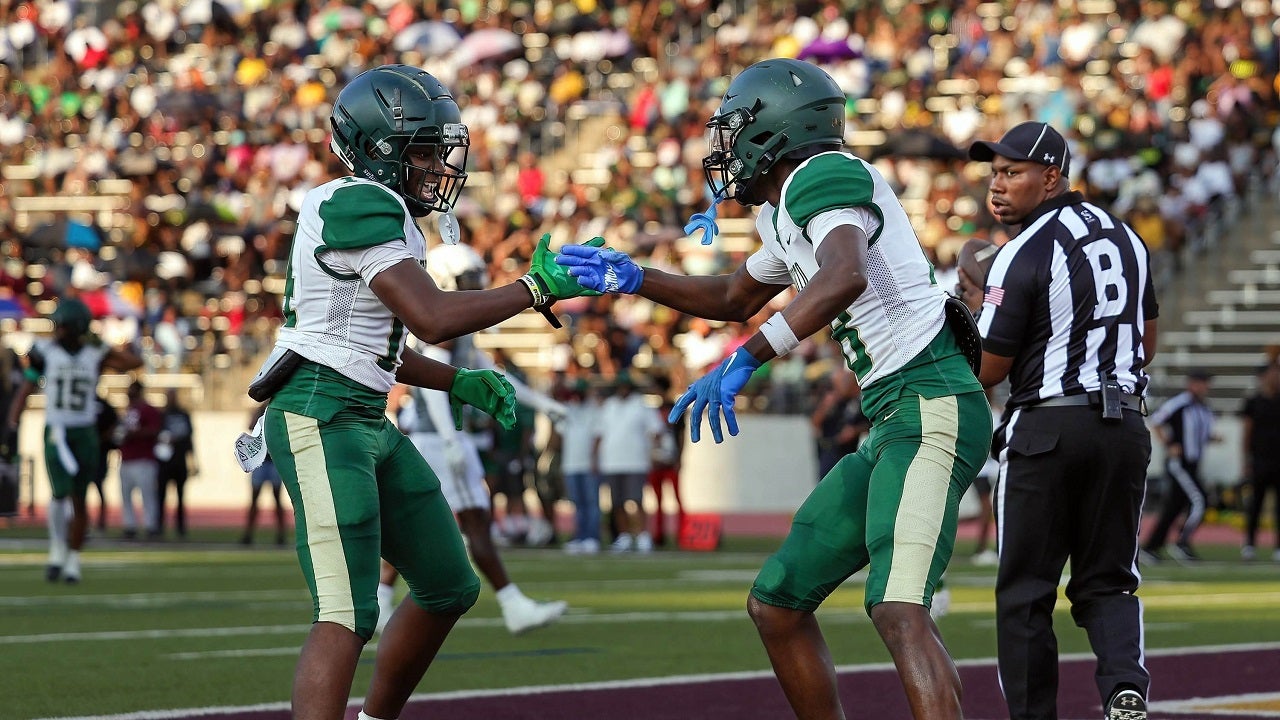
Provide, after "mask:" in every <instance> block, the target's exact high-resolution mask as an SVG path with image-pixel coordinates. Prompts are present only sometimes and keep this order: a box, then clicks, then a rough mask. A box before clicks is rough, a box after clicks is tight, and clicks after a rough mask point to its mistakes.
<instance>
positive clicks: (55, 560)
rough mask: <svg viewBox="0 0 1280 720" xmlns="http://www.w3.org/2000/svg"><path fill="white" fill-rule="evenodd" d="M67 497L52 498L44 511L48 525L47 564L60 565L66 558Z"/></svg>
mask: <svg viewBox="0 0 1280 720" xmlns="http://www.w3.org/2000/svg"><path fill="white" fill-rule="evenodd" d="M66 499H67V498H62V499H59V498H53V499H51V500H49V506H48V508H46V510H45V513H46V514H47V515H48V517H47V518H46V521H47V522H48V525H49V564H50V565H54V566H57V567H61V566H62V564H63V563H64V562H66V559H67V520H68V517H67V516H68V514H69V513H68V505H67V503H66V502H64V500H66Z"/></svg>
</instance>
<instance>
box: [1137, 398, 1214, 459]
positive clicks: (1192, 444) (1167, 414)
mask: <svg viewBox="0 0 1280 720" xmlns="http://www.w3.org/2000/svg"><path fill="white" fill-rule="evenodd" d="M1151 425H1152V426H1155V427H1158V426H1161V425H1163V426H1165V427H1166V428H1168V430H1169V444H1170V445H1181V446H1182V457H1183V459H1184V460H1187V461H1188V462H1198V461H1199V460H1200V458H1201V457H1203V456H1204V450H1205V446H1206V445H1208V444H1209V441H1210V440H1211V439H1212V438H1213V411H1212V410H1210V409H1209V407H1208V406H1207V405H1205V404H1204V403H1203V402H1201V401H1200V399H1199V398H1197V397H1196V396H1195V395H1194V394H1192V393H1191V392H1190V391H1183V392H1181V393H1179V394H1178V395H1175V396H1173V397H1172V398H1170V399H1169V401H1168V402H1166V403H1165V404H1163V405H1161V406H1160V409H1158V410H1156V411H1155V412H1154V413H1152V414H1151Z"/></svg>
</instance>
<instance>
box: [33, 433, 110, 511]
mask: <svg viewBox="0 0 1280 720" xmlns="http://www.w3.org/2000/svg"><path fill="white" fill-rule="evenodd" d="M66 440H67V450H68V451H69V452H70V453H71V456H72V457H74V458H75V461H76V465H77V466H78V467H77V468H76V471H75V473H71V472H68V471H67V468H66V466H65V465H63V464H62V459H61V458H60V457H59V453H58V444H57V443H56V442H55V441H54V439H53V430H52V428H49V427H47V426H46V427H45V429H44V465H45V470H46V471H47V472H48V473H49V485H50V486H52V488H53V497H54V498H56V499H59V500H61V499H62V498H64V497H67V496H69V495H73V496H74V497H76V498H80V499H82V500H83V499H84V496H85V493H86V492H88V490H89V483H91V482H93V479H94V478H96V477H97V476H98V462H99V457H98V442H99V440H98V428H96V427H94V426H92V425H91V426H89V427H79V428H66Z"/></svg>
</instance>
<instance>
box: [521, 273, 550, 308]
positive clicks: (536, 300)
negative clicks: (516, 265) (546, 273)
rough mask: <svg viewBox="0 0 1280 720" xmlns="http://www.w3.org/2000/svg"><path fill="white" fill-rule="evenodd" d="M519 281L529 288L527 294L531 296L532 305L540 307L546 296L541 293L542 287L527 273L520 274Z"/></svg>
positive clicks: (545, 300)
mask: <svg viewBox="0 0 1280 720" xmlns="http://www.w3.org/2000/svg"><path fill="white" fill-rule="evenodd" d="M520 282H522V283H524V286H525V287H527V288H529V294H530V295H531V296H533V306H534V307H541V306H542V305H543V304H544V303H546V302H547V297H546V296H545V295H543V294H542V288H540V287H538V281H537V280H534V279H533V278H532V277H530V276H528V275H522V276H520Z"/></svg>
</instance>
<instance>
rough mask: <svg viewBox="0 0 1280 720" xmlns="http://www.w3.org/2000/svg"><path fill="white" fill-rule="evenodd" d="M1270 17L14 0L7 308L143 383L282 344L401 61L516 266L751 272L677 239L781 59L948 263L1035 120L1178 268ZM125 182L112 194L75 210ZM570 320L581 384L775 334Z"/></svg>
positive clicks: (1242, 107)
mask: <svg viewBox="0 0 1280 720" xmlns="http://www.w3.org/2000/svg"><path fill="white" fill-rule="evenodd" d="M1277 23H1280V18H1277V16H1276V15H1275V13H1274V12H1273V4H1272V3H1268V2H1263V1H1261V0H1246V1H1245V2H1222V1H1218V2H1213V1H1209V0H1176V1H1173V2H1162V1H1160V0H1140V1H1139V0H1114V2H1110V1H1107V2H1088V3H1085V2H1081V3H1062V2H1036V1H1014V0H1000V1H997V2H979V1H978V0H962V1H960V2H907V1H906V0H890V1H889V2H883V3H878V2H877V3H871V2H856V3H849V2H843V3H842V2H836V1H835V0H826V1H819V2H815V1H801V2H770V1H768V0H725V1H724V2H719V3H716V2H709V1H707V0H644V1H643V2H616V1H613V0H575V2H550V0H525V1H519V0H517V1H507V0H493V1H491V2H487V3H481V2H475V1H467V0H463V1H462V2H446V1H444V0H418V1H410V0H367V1H366V2H342V1H341V0H283V1H277V2H265V1H264V0H227V1H223V0H212V1H211V0H203V1H195V2H175V1H174V0H125V1H124V2H110V1H107V0H99V2H92V3H91V2H79V3H77V2H72V1H71V0H41V1H15V0H0V87H3V92H2V93H0V166H3V167H4V174H3V176H2V177H0V183H3V192H0V256H2V262H3V264H2V265H0V316H8V317H21V316H26V317H31V316H35V315H38V314H39V313H40V312H42V310H44V309H46V307H47V303H46V302H45V301H48V300H50V299H53V298H56V297H59V296H63V295H67V294H74V293H78V294H81V295H82V296H85V297H86V298H89V299H92V300H94V306H95V309H96V310H97V311H98V313H99V314H100V315H103V316H108V317H111V318H113V320H112V321H111V323H112V324H111V325H110V327H111V329H112V333H113V336H112V339H116V340H129V341H135V342H137V343H138V344H139V346H140V349H142V350H143V351H144V352H145V354H146V356H147V358H148V362H149V364H150V366H151V367H152V368H154V369H189V370H190V369H194V370H200V369H201V367H200V363H201V362H204V361H205V359H207V358H208V357H209V355H210V353H214V354H216V353H219V352H226V351H228V350H230V349H236V348H240V349H243V348H246V347H247V348H249V349H251V350H252V349H256V348H258V347H261V345H262V344H263V343H266V342H269V341H270V339H271V333H272V328H273V322H274V320H275V319H276V318H278V317H279V308H278V303H277V301H276V299H275V298H276V295H277V294H278V293H279V291H280V290H281V289H282V286H283V283H282V282H281V278H282V276H283V272H284V266H283V260H284V258H285V255H286V253H287V249H288V245H289V240H290V232H291V227H292V226H291V221H292V216H293V214H294V212H295V211H296V209H297V205H298V200H299V198H300V197H301V195H302V193H303V192H304V191H305V190H306V189H307V188H309V187H312V186H315V185H317V184H320V183H322V182H325V181H326V180H328V179H329V178H331V177H333V176H335V175H338V174H340V173H341V172H342V168H341V166H340V165H339V164H338V163H337V161H336V159H335V158H334V157H333V156H332V155H331V153H330V152H329V150H328V133H327V118H328V112H329V104H330V102H331V101H332V100H333V98H334V96H335V94H336V92H337V90H338V89H339V88H340V87H341V86H342V85H343V84H344V83H345V82H346V81H347V80H349V79H351V78H352V77H354V76H355V75H356V74H358V73H359V72H361V71H362V70H364V69H366V68H369V67H372V66H376V65H379V64H382V63H391V62H403V63H407V64H411V65H415V66H420V67H424V68H426V69H427V70H429V71H430V72H432V73H433V74H435V75H436V76H437V77H439V78H440V79H441V80H442V81H443V82H444V83H445V84H446V85H447V86H448V87H450V88H451V89H452V90H453V92H454V93H455V96H456V97H457V100H458V102H459V104H460V106H461V107H462V109H463V114H464V119H465V121H466V122H467V124H468V126H469V128H470V131H471V142H472V148H471V154H470V161H469V165H470V166H469V168H468V169H469V171H470V172H471V173H472V179H471V181H469V184H468V190H467V191H466V192H465V193H464V200H465V202H464V203H463V204H462V205H461V206H460V207H459V215H460V217H461V220H462V222H463V225H464V228H465V230H464V237H465V240H466V241H467V242H469V243H471V244H472V245H473V246H474V247H476V248H477V249H478V250H479V251H480V252H481V253H482V254H483V255H484V256H485V257H486V259H487V260H488V261H489V262H490V263H491V276H492V278H493V280H494V281H495V282H505V281H508V280H510V279H512V278H513V277H515V276H516V275H518V274H519V273H520V272H522V271H523V268H524V267H525V265H526V263H527V260H528V257H529V255H530V254H531V252H532V248H533V245H534V242H535V241H536V239H537V238H538V237H539V236H540V235H541V234H542V233H543V232H551V233H552V234H553V238H554V239H555V241H556V242H570V241H584V240H586V239H588V238H590V237H592V236H595V235H603V236H604V237H606V238H607V239H608V240H609V241H610V243H611V244H613V245H614V246H617V247H620V248H624V249H628V250H630V251H632V252H633V253H634V254H636V255H637V257H638V258H643V259H644V261H645V262H647V263H649V264H652V265H657V266H662V267H669V268H676V269H684V270H686V271H689V272H706V271H714V270H716V269H717V268H723V267H733V266H736V265H737V264H739V262H740V261H741V259H742V257H743V256H744V255H745V254H746V253H749V252H750V251H751V244H750V242H733V238H722V239H721V241H718V244H716V245H713V246H711V247H710V248H708V247H703V246H701V245H699V244H698V243H697V241H696V239H688V238H685V237H684V233H683V231H682V230H681V228H682V226H683V225H684V222H685V220H686V218H688V217H689V215H690V214H691V213H693V212H696V211H699V210H702V209H704V208H705V207H706V204H707V201H708V193H707V190H706V188H705V184H704V182H703V180H702V171H701V158H702V156H703V155H704V154H705V151H706V147H705V145H706V140H705V128H704V123H705V121H706V118H707V117H708V116H709V115H710V114H711V113H712V112H713V111H714V110H715V108H716V106H717V105H718V102H719V99H720V97H721V95H722V93H723V91H724V89H725V85H726V83H727V80H728V78H729V77H730V76H731V75H732V74H733V73H735V72H736V71H738V70H740V69H742V68H743V67H745V66H747V65H748V64H750V63H752V62H754V61H756V60H759V59H761V58H764V57H768V56H793V57H800V58H802V59H808V60H811V61H813V62H817V63H819V64H821V65H822V66H823V67H824V68H826V69H827V70H828V71H829V72H830V73H831V74H832V76H833V77H835V78H836V80H837V81H838V82H839V84H840V85H841V87H842V88H843V89H844V90H845V91H846V94H847V96H848V123H847V125H848V127H847V136H848V140H849V144H850V146H851V147H852V148H853V149H855V151H857V152H858V153H859V154H861V155H862V156H864V157H867V158H869V159H875V160H876V162H877V165H878V167H879V168H880V169H881V170H882V172H883V173H884V174H885V175H886V177H887V178H889V179H890V180H891V182H892V183H893V184H894V185H895V186H896V187H897V188H898V189H899V191H900V196H901V198H902V200H903V203H904V206H906V207H907V209H908V211H909V213H910V214H911V215H912V217H913V220H914V221H915V222H916V225H917V231H918V233H919V235H920V238H921V241H922V244H923V246H924V247H925V249H926V251H927V252H928V253H930V255H931V256H932V258H933V259H934V261H935V263H936V264H937V265H938V266H939V268H940V270H943V271H945V270H946V269H947V268H948V267H949V266H950V265H951V264H952V263H953V256H954V253H955V252H956V250H957V249H958V247H959V245H960V244H961V243H963V241H964V240H966V239H968V238H970V237H974V236H978V237H991V238H993V239H996V240H997V241H1000V240H1002V239H1007V234H1006V233H1005V231H1004V230H1003V229H1002V228H1001V227H1000V226H998V225H997V224H995V223H994V221H993V220H992V218H991V216H990V215H989V213H988V212H987V210H986V205H985V202H984V197H985V192H986V175H985V172H986V169H985V167H984V166H983V165H981V164H979V163H970V162H967V161H966V160H965V159H964V157H965V155H964V150H965V148H967V147H968V144H969V143H970V142H971V141H973V140H975V139H991V138H996V137H999V136H1000V135H1001V134H1002V133H1003V132H1004V130H1006V129H1007V128H1009V127H1012V126H1013V125H1014V124H1016V123H1018V122H1021V121H1023V120H1027V119H1036V120H1044V121H1047V122H1050V123H1052V124H1053V125H1054V126H1055V127H1058V128H1061V129H1063V130H1064V131H1065V132H1066V133H1067V135H1068V139H1069V141H1070V143H1071V144H1072V158H1073V163H1072V166H1071V169H1070V175H1071V178H1072V181H1073V183H1074V184H1075V185H1077V186H1078V187H1081V188H1083V189H1085V190H1086V191H1087V192H1088V193H1089V194H1090V195H1091V196H1093V197H1095V198H1096V199H1098V200H1099V201H1101V202H1104V203H1107V204H1110V205H1111V206H1112V207H1113V208H1115V209H1116V211H1117V212H1118V213H1121V214H1124V215H1126V216H1127V217H1128V218H1130V219H1131V221H1132V223H1133V225H1134V227H1135V228H1137V229H1138V231H1139V232H1140V233H1141V234H1142V235H1143V237H1144V239H1145V240H1146V242H1147V243H1148V245H1149V246H1150V247H1151V248H1152V249H1153V250H1155V251H1156V253H1157V254H1158V256H1159V259H1160V260H1159V267H1160V271H1161V272H1162V273H1165V274H1170V273H1176V272H1177V271H1178V269H1177V268H1178V264H1179V258H1181V257H1182V256H1183V255H1184V254H1185V253H1187V252H1194V251H1195V249H1196V247H1198V246H1199V245H1200V244H1204V243H1207V242H1211V241H1212V236H1213V233H1215V232H1218V231H1220V230H1221V227H1220V226H1221V224H1222V223H1224V222H1227V221H1228V220H1229V218H1230V217H1232V215H1233V209H1234V208H1235V207H1237V206H1238V204H1239V203H1243V202H1248V201H1249V200H1250V198H1251V197H1254V196H1256V195H1258V194H1260V193H1262V192H1264V191H1266V190H1267V189H1268V187H1269V186H1268V185H1267V184H1266V182H1267V180H1268V179H1269V178H1270V177H1271V175H1272V173H1271V170H1272V168H1273V167H1274V165H1275V151H1274V149H1273V144H1274V143H1275V142H1277V139H1276V138H1274V137H1273V135H1274V128H1275V126H1276V117H1277V111H1278V110H1280V103H1277V88H1276V84H1277V72H1278V70H1280V47H1278V41H1277V32H1276V27H1277ZM104 197H118V203H117V204H115V205H112V206H110V207H108V206H105V205H92V206H91V209H89V210H88V211H81V208H85V207H90V206H87V205H84V204H83V203H81V204H77V203H76V202H72V201H73V200H76V199H84V198H96V199H101V198H104ZM32 198H46V199H48V198H61V199H66V200H67V201H68V202H67V203H66V204H65V205H64V206H59V205H58V204H57V203H49V202H46V203H45V204H39V203H35V204H33V203H32V202H31V199H32ZM59 207H65V208H66V210H59V209H58V208H59ZM103 208H106V209H103ZM745 214H746V213H745V211H744V210H743V209H742V208H737V207H734V206H733V204H732V203H730V204H728V206H722V207H721V217H722V218H730V219H731V218H733V217H735V216H736V217H744V216H745ZM428 230H429V232H428V237H429V239H432V238H433V235H432V233H431V232H430V228H428ZM947 277H948V275H947V273H946V272H942V273H941V276H940V279H942V278H947ZM557 309H558V310H559V311H560V312H561V313H562V314H564V315H566V316H567V317H568V318H570V319H571V320H572V326H571V327H572V334H571V335H570V336H569V341H568V344H566V345H565V347H564V348H563V351H562V352H561V353H560V354H558V355H557V359H556V361H555V362H554V363H553V369H554V370H555V371H557V373H558V374H559V375H561V376H562V379H563V380H565V381H571V380H573V379H575V378H579V377H588V376H603V377H606V378H607V377H613V376H615V375H616V374H617V373H618V372H620V371H622V370H631V371H633V372H638V373H639V374H641V375H647V376H650V377H651V378H652V379H653V380H654V381H655V383H656V384H657V385H659V386H661V387H673V388H676V389H679V388H683V387H684V383H685V382H686V381H687V380H689V379H691V378H696V377H697V375H698V374H699V373H700V372H701V371H702V370H703V369H704V368H705V367H707V366H708V365H711V364H713V363H715V362H718V361H719V360H720V359H721V358H722V357H723V356H724V355H726V354H727V353H730V352H732V351H733V349H734V348H735V347H736V346H737V344H738V343H740V342H742V341H743V340H745V338H746V337H748V336H749V335H750V333H751V332H753V331H754V329H755V328H756V327H757V326H758V323H759V322H762V321H763V319H764V318H763V317H760V318H757V319H756V321H754V322H752V323H748V324H746V325H745V326H736V325H734V326H724V327H718V326H716V325H715V324H713V323H707V322H705V321H701V320H693V319H691V318H688V317H684V316H681V315H680V314H678V313H675V312H673V311H670V310H667V309H664V308H658V307H655V306H653V305H652V304H651V303H649V302H648V301H645V300H643V299H639V298H633V297H621V298H613V297H601V298H594V299H579V300H575V301H568V302H564V303H561V304H560V305H559V306H558V308H557ZM770 311H771V310H770V309H766V311H765V313H768V312H770ZM837 358H838V352H836V348H835V347H834V346H833V345H832V344H831V343H830V342H829V341H828V340H826V339H825V338H816V339H813V340H809V341H806V342H805V343H803V344H802V345H801V347H800V348H798V349H797V351H796V352H794V353H793V354H792V356H791V357H789V358H788V359H786V360H784V361H780V362H775V363H771V364H770V366H768V367H769V372H768V373H763V374H760V375H762V376H761V377H760V378H758V379H755V380H753V382H754V383H755V384H756V385H757V390H758V392H757V393H756V394H755V395H754V398H753V402H754V403H755V405H756V406H757V407H758V409H765V410H771V411H780V410H781V411H791V412H795V411H807V408H810V407H812V405H813V402H814V400H815V398H816V393H817V392H818V391H817V390H816V389H811V388H816V387H817V384H815V383H813V382H812V381H813V380H814V379H815V378H821V377H822V376H824V374H825V373H826V371H827V369H829V368H830V367H831V366H832V364H833V363H835V362H836V361H837Z"/></svg>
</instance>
